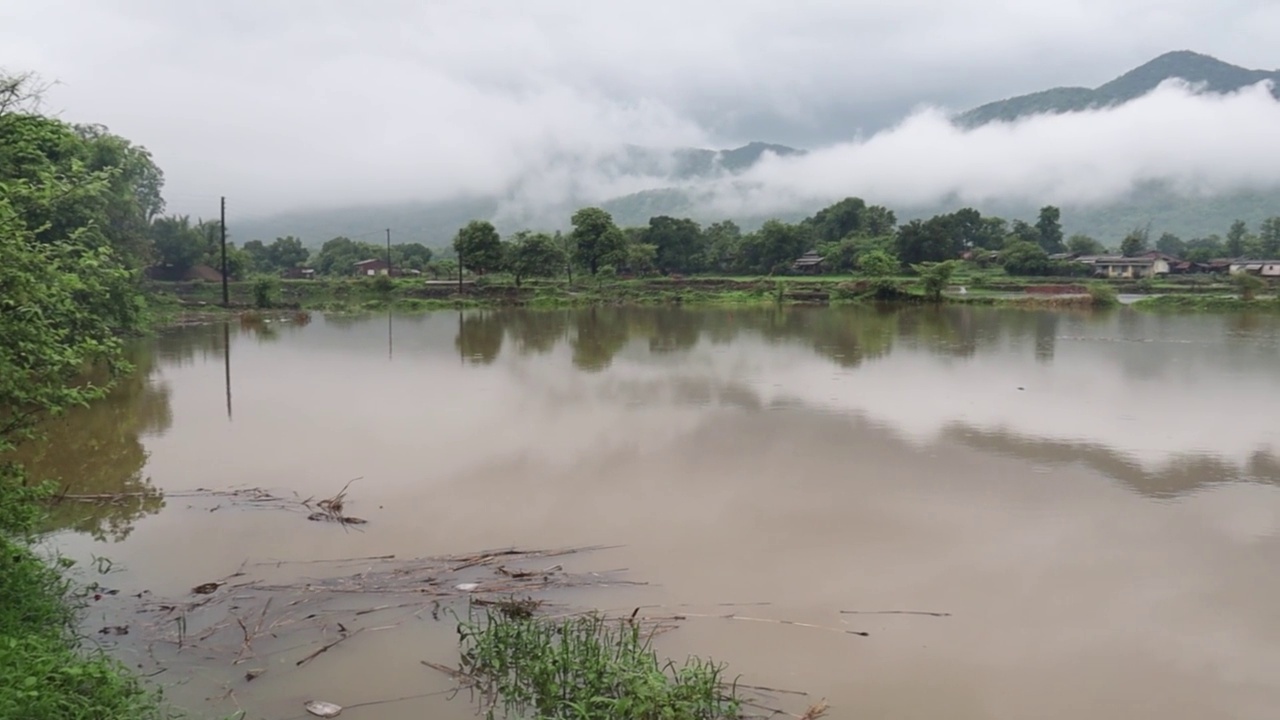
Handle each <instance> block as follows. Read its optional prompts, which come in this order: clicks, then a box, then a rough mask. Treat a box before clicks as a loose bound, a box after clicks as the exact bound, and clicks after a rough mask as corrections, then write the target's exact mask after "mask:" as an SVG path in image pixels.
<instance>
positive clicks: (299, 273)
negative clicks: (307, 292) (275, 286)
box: [280, 267, 316, 280]
mask: <svg viewBox="0 0 1280 720" xmlns="http://www.w3.org/2000/svg"><path fill="white" fill-rule="evenodd" d="M280 277H282V278H284V279H286V280H314V279H315V278H316V271H315V268H307V267H292V268H285V269H284V270H281V271H280Z"/></svg>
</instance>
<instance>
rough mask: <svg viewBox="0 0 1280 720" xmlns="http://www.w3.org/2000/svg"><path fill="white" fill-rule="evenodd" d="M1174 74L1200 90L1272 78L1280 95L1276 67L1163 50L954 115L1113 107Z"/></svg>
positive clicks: (960, 120) (967, 122)
mask: <svg viewBox="0 0 1280 720" xmlns="http://www.w3.org/2000/svg"><path fill="white" fill-rule="evenodd" d="M1172 78H1179V79H1182V80H1186V81H1187V82H1189V83H1192V84H1193V85H1198V86H1202V90H1201V91H1202V92H1207V93H1217V94H1222V93H1229V92H1234V91H1236V90H1239V89H1240V88H1244V87H1248V86H1250V85H1256V84H1258V83H1260V82H1262V81H1263V80H1270V81H1272V83H1273V85H1272V88H1271V92H1272V94H1273V95H1275V96H1276V98H1277V99H1280V70H1248V69H1246V68H1242V67H1237V66H1235V65H1232V64H1230V63H1225V62H1222V61H1221V60H1218V59H1217V58H1213V57H1209V56H1208V55H1201V54H1199V53H1194V52H1191V51H1189V50H1179V51H1177V52H1170V53H1165V54H1164V55H1161V56H1160V57H1158V58H1156V59H1154V60H1152V61H1150V62H1148V63H1146V64H1145V65H1142V66H1140V67H1137V68H1134V69H1133V70H1130V71H1129V72H1127V73H1125V74H1123V75H1121V76H1120V77H1118V78H1116V79H1114V80H1112V81H1111V82H1108V83H1106V84H1104V85H1099V86H1098V87H1096V88H1092V89H1090V88H1084V87H1059V88H1053V89H1051V90H1044V91H1041V92H1037V93H1031V94H1030V95H1020V96H1018V97H1013V98H1008V99H1006V100H997V101H996V102H992V103H987V104H986V105H982V106H980V107H976V108H973V109H972V110H969V111H967V112H963V113H961V114H959V115H957V116H956V117H955V121H956V123H957V124H959V125H961V126H964V127H977V126H979V125H985V124H987V123H990V122H999V121H1006V122H1007V121H1010V120H1016V119H1018V118H1020V117H1025V116H1027V115H1038V114H1046V113H1049V114H1060V113H1068V112H1078V111H1081V110H1088V109H1089V108H1098V107H1111V106H1114V105H1121V104H1123V103H1126V102H1128V101H1130V100H1134V99H1136V98H1139V97H1142V96H1143V95H1146V94H1147V93H1149V92H1151V91H1152V90H1154V89H1155V88H1156V87H1157V86H1159V85H1160V83H1162V82H1164V81H1166V80H1169V79H1172Z"/></svg>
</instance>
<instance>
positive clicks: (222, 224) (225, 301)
mask: <svg viewBox="0 0 1280 720" xmlns="http://www.w3.org/2000/svg"><path fill="white" fill-rule="evenodd" d="M218 228H219V229H220V230H221V231H222V307H227V306H228V305H230V304H231V296H230V294H228V292H227V196H225V195H223V196H222V211H221V219H220V220H219V221H218Z"/></svg>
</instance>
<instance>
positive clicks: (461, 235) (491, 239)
mask: <svg viewBox="0 0 1280 720" xmlns="http://www.w3.org/2000/svg"><path fill="white" fill-rule="evenodd" d="M453 249H454V251H456V252H457V253H458V262H460V263H462V266H463V267H464V268H466V269H468V270H470V271H471V272H473V273H475V274H477V275H484V274H485V273H490V272H493V271H495V270H501V269H502V259H503V258H502V255H503V252H502V238H501V237H499V236H498V231H497V230H496V229H495V228H494V227H493V223H491V222H489V221H488V220H472V221H471V222H469V223H467V225H466V227H464V228H462V229H461V230H459V231H458V234H457V235H456V236H455V237H454V238H453Z"/></svg>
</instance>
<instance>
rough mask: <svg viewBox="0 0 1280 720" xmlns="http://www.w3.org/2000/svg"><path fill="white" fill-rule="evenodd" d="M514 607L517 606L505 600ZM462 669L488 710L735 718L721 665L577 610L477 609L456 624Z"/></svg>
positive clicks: (641, 718) (613, 719)
mask: <svg viewBox="0 0 1280 720" xmlns="http://www.w3.org/2000/svg"><path fill="white" fill-rule="evenodd" d="M513 607H514V608H516V609H518V608H519V607H520V606H519V605H515V606H513ZM458 634H459V636H460V638H461V645H462V669H463V671H464V672H466V673H467V674H469V675H470V676H472V677H473V678H475V679H476V680H477V682H479V687H480V690H481V692H482V694H483V696H484V697H485V699H486V704H487V711H488V717H489V718H493V717H494V716H495V713H496V711H497V708H498V706H499V705H500V706H501V708H502V710H503V711H504V712H505V716H506V717H534V718H538V719H539V720H570V719H572V720H588V719H590V720H649V719H650V718H662V719H663V720H721V719H727V718H737V717H739V716H740V708H739V702H738V700H737V698H736V696H735V690H734V688H733V687H732V686H731V685H726V684H725V682H724V667H723V666H722V665H718V664H715V663H712V662H710V661H704V660H700V659H698V658H690V659H688V660H686V661H685V663H684V664H683V665H680V666H677V665H676V664H675V663H674V662H672V661H664V660H660V659H659V658H658V655H657V654H656V653H655V652H654V650H653V648H652V646H651V640H652V636H651V635H650V634H648V633H645V632H644V631H643V630H642V629H641V628H640V626H639V624H637V623H635V622H633V621H628V620H610V619H607V618H604V617H601V616H599V615H595V614H590V615H579V616H574V617H569V618H563V619H559V620H552V619H548V618H542V617H535V616H532V615H531V614H530V613H528V612H513V611H511V610H510V609H507V608H506V607H505V606H504V607H503V609H501V610H500V611H497V612H484V613H477V612H475V611H474V610H473V612H472V614H471V615H470V616H469V618H468V619H467V620H466V621H464V622H461V623H459V625H458Z"/></svg>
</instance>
